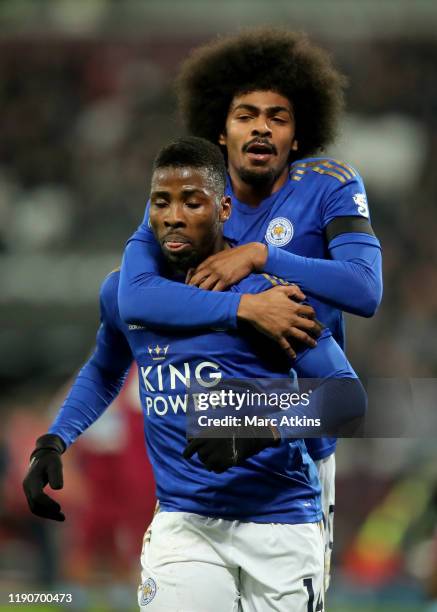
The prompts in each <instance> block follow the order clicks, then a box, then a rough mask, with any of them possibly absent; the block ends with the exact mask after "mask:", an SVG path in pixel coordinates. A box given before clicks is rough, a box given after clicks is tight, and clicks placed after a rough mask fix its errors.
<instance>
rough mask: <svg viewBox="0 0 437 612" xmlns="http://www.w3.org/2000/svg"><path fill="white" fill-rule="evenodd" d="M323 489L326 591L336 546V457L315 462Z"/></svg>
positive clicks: (330, 456)
mask: <svg viewBox="0 0 437 612" xmlns="http://www.w3.org/2000/svg"><path fill="white" fill-rule="evenodd" d="M315 464H316V466H317V470H318V472H319V480H320V485H321V487H322V511H323V525H324V527H325V591H326V590H327V589H328V587H329V582H330V580H331V555H332V548H333V544H334V510H335V455H334V453H332V455H329V457H326V458H325V459H320V460H319V461H315Z"/></svg>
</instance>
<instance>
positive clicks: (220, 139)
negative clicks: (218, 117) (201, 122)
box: [218, 132, 226, 147]
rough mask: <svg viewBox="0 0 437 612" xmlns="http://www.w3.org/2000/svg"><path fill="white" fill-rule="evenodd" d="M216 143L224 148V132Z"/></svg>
mask: <svg viewBox="0 0 437 612" xmlns="http://www.w3.org/2000/svg"><path fill="white" fill-rule="evenodd" d="M218 143H219V145H223V146H224V147H225V146H226V132H223V133H222V134H220V136H219V139H218Z"/></svg>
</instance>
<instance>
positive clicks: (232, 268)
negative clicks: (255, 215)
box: [187, 242, 267, 291]
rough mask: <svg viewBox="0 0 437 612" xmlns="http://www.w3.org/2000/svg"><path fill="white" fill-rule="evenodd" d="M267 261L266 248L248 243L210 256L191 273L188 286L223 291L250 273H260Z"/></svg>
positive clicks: (260, 244)
mask: <svg viewBox="0 0 437 612" xmlns="http://www.w3.org/2000/svg"><path fill="white" fill-rule="evenodd" d="M266 260H267V247H266V245H265V244H262V243H261V242H249V244H244V245H242V246H239V247H235V248H234V249H225V250H224V251H220V252H219V253H216V254H215V255H211V256H210V257H208V258H207V259H205V261H203V262H202V263H201V264H199V266H198V267H197V268H196V269H195V270H194V271H193V272H192V274H191V275H190V277H189V278H188V279H187V282H188V284H189V285H195V286H196V287H199V288H200V289H209V290H210V291H224V290H225V289H227V288H228V287H230V286H231V285H235V283H238V282H240V280H241V279H243V278H246V276H248V275H249V274H251V273H252V272H261V270H262V269H263V268H264V265H265V263H266Z"/></svg>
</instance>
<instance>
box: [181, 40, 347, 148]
mask: <svg viewBox="0 0 437 612" xmlns="http://www.w3.org/2000/svg"><path fill="white" fill-rule="evenodd" d="M345 85H346V79H345V77H344V76H343V75H342V74H340V73H339V72H338V71H337V70H336V69H335V68H334V66H333V65H332V63H331V60H330V57H329V54H328V53H327V52H326V51H324V50H323V49H321V48H319V47H317V46H316V45H314V44H312V43H311V42H310V41H309V40H308V38H307V36H306V35H305V34H302V33H296V32H290V31H287V30H281V29H276V28H275V29H272V28H257V29H250V30H245V31H243V32H242V33H240V34H237V35H232V36H228V37H223V38H221V37H219V38H218V39H215V40H214V41H212V42H210V43H207V44H205V45H203V46H201V47H198V48H197V49H195V50H194V51H193V52H192V54H191V55H190V56H189V58H188V59H187V60H186V61H185V62H184V63H183V64H182V67H181V71H180V73H179V76H178V78H177V81H176V90H177V96H178V101H179V109H180V112H181V114H182V118H183V120H184V123H185V124H186V127H187V128H188V130H189V131H190V133H191V134H194V135H195V136H200V137H202V138H206V139H208V140H210V141H211V142H214V143H217V142H218V140H219V136H220V134H222V133H224V130H225V123H226V117H227V115H228V112H229V108H230V106H231V103H232V100H233V99H234V97H235V96H237V95H241V94H243V93H248V92H251V91H275V92H277V93H279V94H280V95H283V96H285V97H286V98H288V100H290V102H291V104H292V106H293V110H294V115H295V121H296V139H297V141H298V145H299V151H298V156H299V157H305V156H308V155H311V154H314V153H316V152H317V151H320V150H323V149H324V148H325V147H326V145H328V144H329V143H330V142H332V141H333V140H334V138H335V136H336V132H337V124H338V119H339V116H340V114H341V111H342V110H343V106H344V94H343V92H344V87H345Z"/></svg>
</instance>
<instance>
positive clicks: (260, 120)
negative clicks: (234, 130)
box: [252, 115, 272, 137]
mask: <svg viewBox="0 0 437 612" xmlns="http://www.w3.org/2000/svg"><path fill="white" fill-rule="evenodd" d="M252 135H253V136H263V137H270V136H271V135H272V130H271V128H270V124H269V121H268V119H267V117H264V116H263V115H259V116H258V117H257V118H256V121H255V124H254V125H253V128H252Z"/></svg>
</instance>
